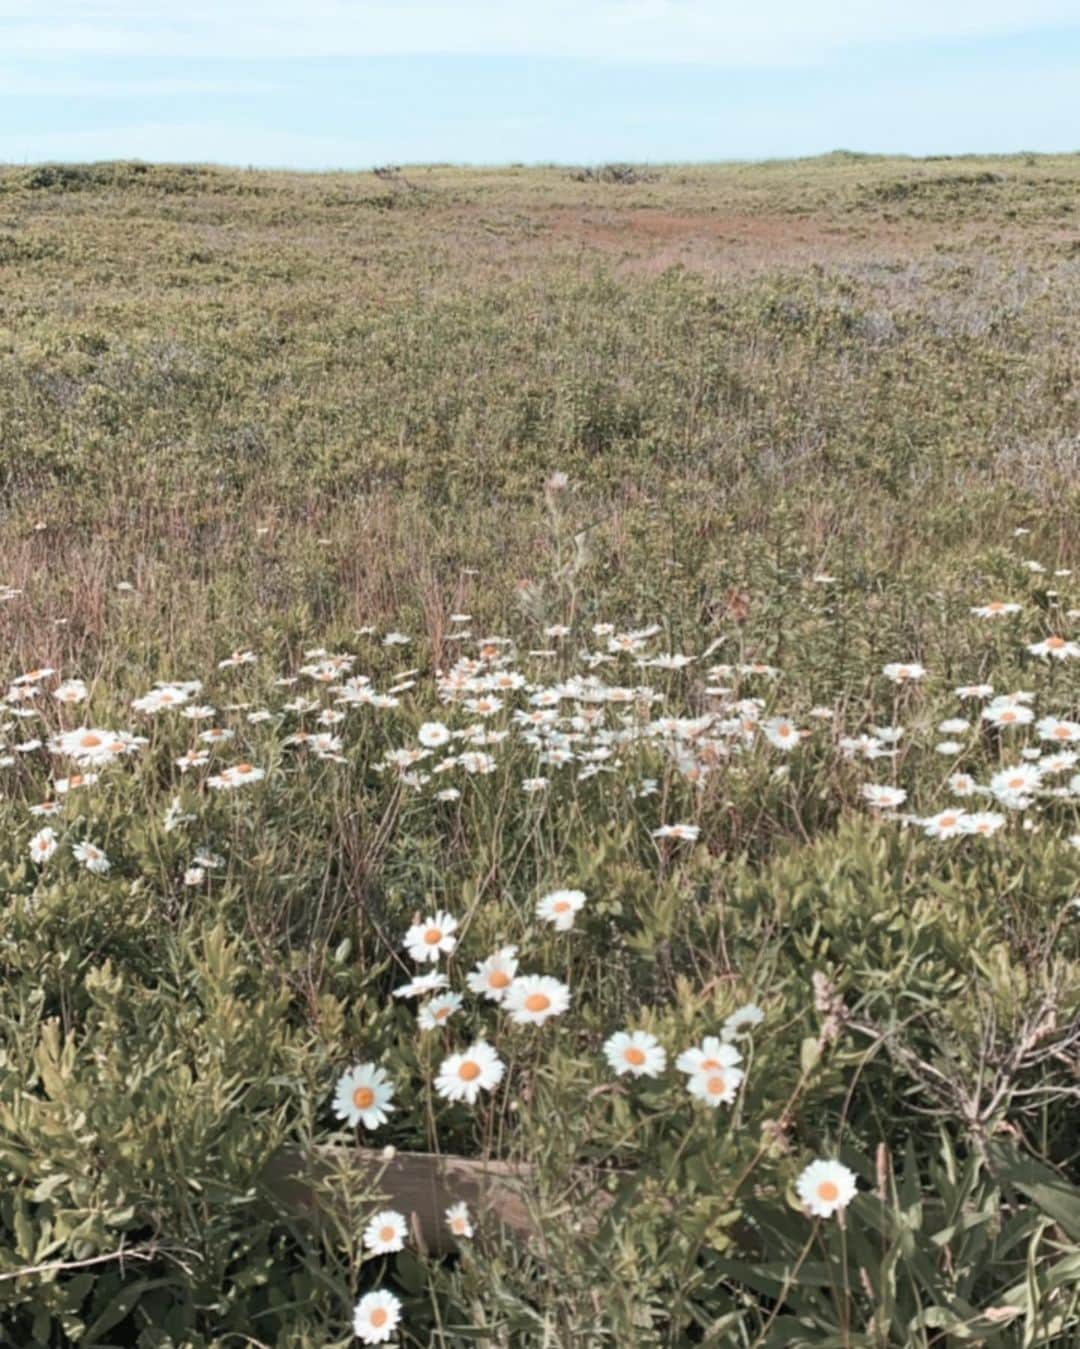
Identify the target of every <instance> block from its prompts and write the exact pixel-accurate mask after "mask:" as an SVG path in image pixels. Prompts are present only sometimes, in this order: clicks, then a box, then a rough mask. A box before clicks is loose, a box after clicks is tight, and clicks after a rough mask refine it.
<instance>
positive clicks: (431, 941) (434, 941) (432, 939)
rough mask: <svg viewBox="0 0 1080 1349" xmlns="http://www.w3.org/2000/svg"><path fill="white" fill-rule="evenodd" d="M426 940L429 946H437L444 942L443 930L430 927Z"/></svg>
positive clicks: (425, 934)
mask: <svg viewBox="0 0 1080 1349" xmlns="http://www.w3.org/2000/svg"><path fill="white" fill-rule="evenodd" d="M424 940H425V941H426V942H427V944H428V945H429V946H437V945H438V944H439V942H441V941H442V928H441V927H429V928H428V930H427V931H426V932H425V933H424Z"/></svg>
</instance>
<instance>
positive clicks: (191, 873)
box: [184, 867, 206, 885]
mask: <svg viewBox="0 0 1080 1349" xmlns="http://www.w3.org/2000/svg"><path fill="white" fill-rule="evenodd" d="M205 880H206V869H205V868H204V867H188V869H187V870H186V871H185V872H184V884H185V885H202V883H203V881H205Z"/></svg>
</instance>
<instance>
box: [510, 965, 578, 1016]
mask: <svg viewBox="0 0 1080 1349" xmlns="http://www.w3.org/2000/svg"><path fill="white" fill-rule="evenodd" d="M504 1006H505V1007H506V1010H507V1011H508V1012H509V1013H510V1019H511V1021H513V1023H514V1024H515V1025H516V1026H528V1025H533V1026H542V1025H543V1024H544V1022H545V1021H547V1020H548V1019H549V1018H550V1017H553V1016H558V1015H560V1013H562V1012H565V1011H566V1009H567V1008H568V1007H569V1006H570V990H569V989H568V988H567V986H566V985H565V984H562V983H560V982H559V980H558V979H552V978H550V977H549V976H548V975H546V974H525V975H520V976H519V977H518V978H516V979H515V980H514V982H513V983H512V984H511V985H510V987H509V989H508V990H507V993H506V998H505V1001H504Z"/></svg>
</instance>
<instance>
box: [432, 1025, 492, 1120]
mask: <svg viewBox="0 0 1080 1349" xmlns="http://www.w3.org/2000/svg"><path fill="white" fill-rule="evenodd" d="M505 1071H506V1068H505V1066H504V1064H503V1061H502V1059H500V1058H499V1056H498V1054H496V1052H495V1051H494V1049H492V1047H491V1046H490V1045H489V1044H488V1043H487V1042H486V1041H485V1040H477V1041H476V1043H475V1044H473V1045H470V1046H469V1048H468V1049H466V1050H464V1051H463V1052H462V1053H460V1054H451V1055H450V1057H449V1058H446V1059H443V1062H442V1066H441V1067H440V1068H439V1072H438V1076H437V1077H436V1078H435V1090H436V1091H437V1092H438V1093H439V1095H440V1096H441V1097H443V1099H444V1100H447V1101H466V1102H468V1104H469V1105H474V1104H475V1103H476V1098H477V1097H478V1096H479V1095H480V1092H481V1091H491V1090H492V1088H494V1087H496V1086H498V1084H499V1082H501V1081H502V1075H503V1073H504V1072H505Z"/></svg>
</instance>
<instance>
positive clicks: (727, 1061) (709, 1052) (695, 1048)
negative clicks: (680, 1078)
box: [675, 1035, 742, 1077]
mask: <svg viewBox="0 0 1080 1349" xmlns="http://www.w3.org/2000/svg"><path fill="white" fill-rule="evenodd" d="M741 1062H742V1054H741V1053H740V1052H739V1051H738V1050H737V1049H736V1048H735V1046H734V1045H733V1044H729V1043H728V1042H727V1041H726V1040H721V1039H719V1038H718V1037H717V1036H715V1035H706V1036H705V1038H704V1039H703V1040H702V1042H701V1044H700V1045H692V1046H691V1047H690V1048H689V1049H684V1050H683V1052H682V1053H681V1054H680V1055H679V1057H678V1058H677V1059H676V1060H675V1067H676V1068H678V1070H679V1072H680V1073H686V1074H687V1075H688V1076H690V1077H692V1076H693V1075H694V1074H695V1073H703V1072H707V1071H709V1070H711V1069H713V1068H734V1067H735V1065H736V1064H738V1063H741Z"/></svg>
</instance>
